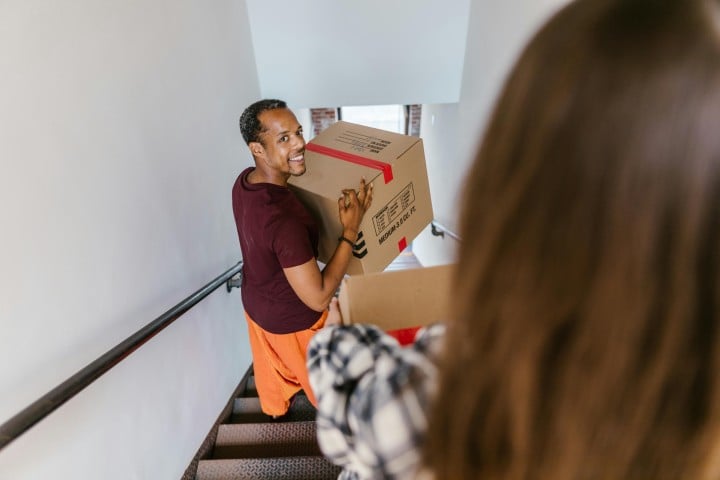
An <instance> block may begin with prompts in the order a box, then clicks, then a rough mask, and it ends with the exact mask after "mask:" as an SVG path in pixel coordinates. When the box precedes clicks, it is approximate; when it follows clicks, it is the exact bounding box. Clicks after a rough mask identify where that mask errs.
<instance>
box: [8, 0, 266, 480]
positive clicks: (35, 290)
mask: <svg viewBox="0 0 720 480" xmlns="http://www.w3.org/2000/svg"><path fill="white" fill-rule="evenodd" d="M251 45H252V44H251V38H250V30H249V26H248V19H247V11H246V5H245V2H244V1H243V0H239V1H237V0H176V1H172V2H171V1H167V0H166V1H163V0H144V1H140V0H128V1H121V2H117V1H109V0H74V1H73V2H56V1H52V0H29V1H28V0H4V1H2V2H0V72H2V74H1V75H0V162H1V164H2V175H0V225H2V227H1V228H2V235H1V236H0V265H2V275H0V332H2V333H1V334H0V423H2V422H4V421H5V420H7V419H8V418H9V417H10V416H12V415H13V414H14V413H16V412H17V411H19V410H20V409H21V408H23V407H25V406H26V405H27V404H29V403H30V402H31V401H33V400H35V399H36V398H38V397H40V396H41V395H42V394H44V393H46V392H47V391H48V390H50V389H51V388H53V387H54V386H56V385H57V384H58V383H60V382H61V381H63V380H65V379H66V378H67V377H69V376H70V375H72V374H74V373H75V372H76V371H77V370H79V369H80V368H82V367H84V366H85V365H86V364H88V363H89V362H91V361H92V360H94V359H95V358H96V357H98V356H99V355H101V354H102V353H104V352H105V351H107V350H108V349H109V348H111V347H113V346H114V345H115V344H117V343H118V342H120V341H122V340H123V339H124V338H126V337H127V336H129V335H130V334H132V333H134V332H135V331H136V330H138V329H139V328H141V327H142V326H143V325H145V324H146V323H148V322H149V321H151V320H152V319H154V318H156V317H157V316H158V315H160V314H161V313H162V312H163V311H165V310H166V309H168V308H170V307H172V306H173V305H175V303H177V302H178V301H180V300H181V299H182V298H184V297H185V296H187V295H189V294H190V293H192V292H193V291H194V290H196V289H197V288H199V287H201V286H202V285H204V284H205V283H206V282H208V281H209V280H211V279H212V278H213V277H215V276H216V275H218V274H219V273H221V272H222V271H224V270H225V269H227V268H229V267H230V266H232V265H234V264H235V263H236V262H237V261H238V260H239V259H240V252H239V247H238V242H237V236H236V232H235V226H234V222H233V218H232V210H231V204H230V190H231V187H232V183H233V181H234V179H235V177H236V175H237V173H238V172H239V171H240V170H241V169H242V168H243V167H244V166H246V165H249V164H250V158H249V155H248V154H247V151H246V147H245V146H244V144H243V142H242V139H241V138H240V134H239V132H238V128H237V117H238V115H239V113H240V112H241V110H242V108H244V107H245V106H246V105H247V104H249V103H250V102H251V101H254V100H256V99H257V98H258V97H259V95H260V91H259V85H258V81H257V72H256V68H255V60H254V54H253V51H252V46H251ZM241 311H242V308H241V303H240V298H239V292H238V291H237V290H235V291H234V292H233V294H232V295H228V294H227V292H225V290H224V288H222V289H220V290H218V291H216V292H215V293H214V294H212V295H211V296H210V297H209V298H208V299H207V300H205V302H203V303H202V304H201V305H200V306H198V307H196V308H195V309H194V310H192V311H191V312H190V313H189V314H187V315H185V316H184V317H182V318H181V319H180V320H178V321H177V322H176V323H175V324H174V325H172V326H171V327H169V328H168V329H167V330H165V331H163V332H161V333H160V334H159V336H157V337H155V339H153V340H152V341H151V342H150V343H149V344H147V345H145V346H143V347H142V348H141V349H140V350H138V351H137V352H135V353H134V354H132V355H131V356H130V357H129V358H127V359H126V360H125V361H124V362H122V363H121V364H120V365H119V366H117V367H116V368H115V369H113V370H112V371H111V372H110V373H108V374H107V375H106V376H104V377H103V378H101V379H100V380H98V381H97V382H95V383H94V384H93V385H91V386H90V387H89V388H88V389H87V390H85V391H84V392H82V393H81V394H80V395H79V396H78V397H76V398H75V399H74V400H72V401H70V402H69V403H68V404H66V405H65V406H63V407H61V408H60V409H59V410H58V411H57V412H56V413H54V414H53V415H51V417H49V418H48V419H46V420H45V421H43V422H41V423H40V424H38V425H37V426H36V427H34V428H33V429H32V430H31V431H30V432H28V433H26V434H25V435H24V436H22V437H21V438H20V439H19V440H17V441H16V442H15V443H13V444H11V445H10V446H9V447H8V448H6V449H5V450H3V451H2V452H0V478H2V479H3V480H4V479H12V480H26V479H38V480H40V479H43V480H44V479H48V478H53V479H69V478H73V479H93V480H96V479H103V480H108V479H118V480H120V479H123V480H127V479H170V478H179V477H180V476H181V474H182V472H183V471H184V469H185V468H186V467H187V465H188V464H189V462H190V460H191V459H192V456H193V455H194V454H195V452H196V451H197V448H198V447H199V445H200V443H201V441H202V440H203V439H204V437H205V435H206V434H207V432H208V430H209V428H210V426H211V425H212V423H213V422H214V420H215V419H216V418H217V415H218V413H219V412H220V410H221V409H222V407H223V406H224V405H225V402H226V401H227V400H228V399H229V397H230V394H231V393H232V390H233V388H234V387H235V386H236V385H237V383H238V381H239V379H240V377H241V375H242V373H244V371H245V369H246V368H247V366H248V365H249V364H250V352H249V349H248V348H247V346H246V345H247V338H246V330H245V325H244V321H243V318H242V313H241Z"/></svg>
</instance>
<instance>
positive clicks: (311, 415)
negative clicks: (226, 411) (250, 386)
mask: <svg viewBox="0 0 720 480" xmlns="http://www.w3.org/2000/svg"><path fill="white" fill-rule="evenodd" d="M316 413H317V410H316V409H315V407H314V406H313V404H312V403H310V400H309V399H308V398H307V396H306V395H304V394H300V393H299V394H297V395H296V396H295V398H293V401H292V403H291V405H290V408H289V409H288V412H287V413H286V414H285V415H283V416H282V417H281V420H282V421H284V422H296V421H311V420H315V415H316ZM270 420H271V417H270V416H268V415H265V414H264V413H263V411H262V409H261V408H260V399H259V398H258V397H238V398H236V399H235V400H234V402H233V410H232V415H231V417H230V420H229V423H253V422H268V421H270Z"/></svg>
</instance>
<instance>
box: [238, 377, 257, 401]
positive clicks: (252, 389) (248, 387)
mask: <svg viewBox="0 0 720 480" xmlns="http://www.w3.org/2000/svg"><path fill="white" fill-rule="evenodd" d="M240 396H241V397H257V396H258V393H257V386H255V375H254V374H253V375H250V376H249V377H248V379H247V383H246V384H245V391H244V392H242V393H241V394H240Z"/></svg>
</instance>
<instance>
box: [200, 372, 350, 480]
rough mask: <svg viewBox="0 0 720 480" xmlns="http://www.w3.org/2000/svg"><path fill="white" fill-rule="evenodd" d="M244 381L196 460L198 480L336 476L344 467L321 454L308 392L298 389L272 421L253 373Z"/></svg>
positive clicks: (311, 479) (319, 479)
mask: <svg viewBox="0 0 720 480" xmlns="http://www.w3.org/2000/svg"><path fill="white" fill-rule="evenodd" d="M244 383H245V384H244V386H243V385H242V384H241V388H240V391H239V394H238V396H237V397H236V398H235V399H234V401H233V405H232V412H231V413H230V415H229V417H228V419H227V420H226V421H225V422H224V423H221V424H220V425H219V426H218V429H217V437H216V439H215V444H214V446H213V448H212V450H211V451H210V452H209V454H208V455H207V456H206V457H207V458H204V459H201V460H200V461H199V462H198V465H197V473H196V476H195V480H231V479H232V480H235V479H263V480H276V479H278V480H279V479H283V480H288V479H293V480H305V479H307V480H325V479H328V480H330V479H333V480H334V479H336V478H337V476H338V475H339V474H340V470H341V469H340V467H336V466H335V465H333V464H332V463H330V462H329V461H328V460H326V459H325V458H324V457H323V456H322V453H321V452H320V448H319V447H318V444H317V438H316V429H315V407H313V406H312V404H311V403H310V401H309V400H308V398H307V396H305V394H304V393H303V392H302V391H301V392H299V393H298V394H297V395H296V396H295V398H294V399H293V401H292V404H291V406H290V410H288V413H287V414H285V415H284V416H282V417H280V418H279V419H276V420H274V419H273V418H272V417H269V416H267V415H265V414H264V413H262V411H261V410H260V400H259V399H258V396H257V390H256V389H255V377H254V376H252V373H251V372H250V375H249V376H246V381H245V382H244Z"/></svg>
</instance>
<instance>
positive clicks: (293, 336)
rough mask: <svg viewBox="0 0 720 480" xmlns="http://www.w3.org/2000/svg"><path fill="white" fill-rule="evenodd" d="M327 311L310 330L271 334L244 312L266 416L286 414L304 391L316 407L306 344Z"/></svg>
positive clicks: (258, 386) (256, 383)
mask: <svg viewBox="0 0 720 480" xmlns="http://www.w3.org/2000/svg"><path fill="white" fill-rule="evenodd" d="M327 314H328V312H327V310H326V311H325V312H323V314H322V316H321V317H320V320H318V321H317V322H316V323H315V325H313V326H312V327H310V328H309V329H308V330H301V331H299V332H295V333H285V334H277V333H270V332H267V331H265V330H263V329H262V328H260V326H259V325H258V324H257V323H255V322H254V321H253V319H252V318H250V315H248V314H247V312H245V320H247V324H248V336H249V337H250V349H251V350H252V356H253V373H254V374H255V386H256V388H257V392H258V396H259V397H260V408H261V409H262V411H263V413H265V414H266V415H272V416H279V415H284V414H285V413H287V411H288V408H290V400H291V399H292V397H293V395H295V394H296V393H297V392H299V391H300V390H304V391H305V394H306V395H307V397H308V400H310V402H311V403H312V404H313V405H314V406H317V400H315V395H314V394H313V392H312V389H311V388H310V381H309V379H308V372H307V364H306V360H305V359H306V356H307V346H308V343H310V339H311V338H312V337H313V335H315V332H316V331H318V330H320V329H321V328H322V327H323V326H324V325H325V318H326V317H327Z"/></svg>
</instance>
